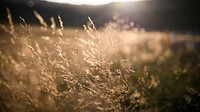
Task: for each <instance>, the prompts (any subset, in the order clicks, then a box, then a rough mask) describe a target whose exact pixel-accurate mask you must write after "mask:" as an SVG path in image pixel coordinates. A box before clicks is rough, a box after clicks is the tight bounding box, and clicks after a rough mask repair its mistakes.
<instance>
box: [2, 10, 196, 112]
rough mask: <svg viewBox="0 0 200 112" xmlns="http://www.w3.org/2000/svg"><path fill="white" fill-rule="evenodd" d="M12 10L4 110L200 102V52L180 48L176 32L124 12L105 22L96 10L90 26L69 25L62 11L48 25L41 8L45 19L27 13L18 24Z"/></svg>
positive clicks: (5, 49) (118, 111)
mask: <svg viewBox="0 0 200 112" xmlns="http://www.w3.org/2000/svg"><path fill="white" fill-rule="evenodd" d="M7 12H8V21H9V22H8V23H9V25H8V26H6V25H3V24H0V27H1V29H2V30H3V31H4V33H3V34H2V36H3V37H4V38H2V40H1V44H0V45H1V47H0V50H1V51H0V62H1V63H0V88H1V89H0V90H1V91H0V99H1V103H0V110H2V111H14V112H15V111H17V112H18V111H24V112H26V111H48V112H49V111H52V112H55V111H70V112H72V111H74V112H77V111H91V112H93V111H103V112H104V111H108V112H109V111H114V112H131V111H178V110H179V111H180V110H184V111H187V110H194V111H197V110H199V100H198V99H199V87H198V84H199V82H198V80H197V79H199V76H198V74H197V73H198V72H199V52H198V51H195V50H194V49H192V48H189V50H184V49H183V50H184V52H183V50H181V49H180V50H179V51H180V52H178V54H176V53H174V52H173V50H172V49H171V48H170V47H171V44H173V41H172V40H170V42H169V40H168V39H169V38H170V37H169V35H168V34H166V33H163V32H146V31H145V30H144V29H138V28H134V27H133V22H127V23H125V22H124V23H123V20H122V19H116V20H115V21H113V22H110V23H108V24H106V25H105V26H104V27H103V28H100V29H97V28H96V27H95V23H93V21H92V19H91V18H88V23H87V24H85V25H83V29H71V28H65V27H64V25H63V22H62V18H61V17H60V16H58V17H57V18H53V17H52V18H51V22H52V24H51V25H47V24H46V22H45V20H44V19H43V18H42V16H41V15H39V13H38V12H36V11H34V14H35V15H36V17H37V18H38V20H39V22H40V23H41V27H39V26H34V25H33V26H31V25H29V24H27V23H26V22H25V19H24V18H21V20H22V22H21V24H20V25H17V24H14V23H13V22H12V15H11V14H10V11H9V9H7ZM55 19H57V20H58V21H59V24H58V25H57V24H56V23H55ZM180 35H181V34H180ZM183 37H185V35H183ZM184 56H187V58H186V59H185V58H184ZM193 59H195V60H194V62H191V61H192V60H193Z"/></svg>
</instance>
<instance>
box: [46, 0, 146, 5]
mask: <svg viewBox="0 0 200 112" xmlns="http://www.w3.org/2000/svg"><path fill="white" fill-rule="evenodd" d="M46 1H49V2H57V3H68V4H74V5H82V4H86V5H103V4H107V3H111V2H128V1H141V0H46ZM143 1H144V0H143Z"/></svg>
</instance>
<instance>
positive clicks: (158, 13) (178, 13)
mask: <svg viewBox="0 0 200 112" xmlns="http://www.w3.org/2000/svg"><path fill="white" fill-rule="evenodd" d="M29 1H30V0H1V2H0V15H1V16H0V22H1V23H2V22H5V21H7V20H6V17H7V15H6V7H9V8H10V9H11V11H12V15H13V18H15V19H14V21H15V22H19V21H20V19H19V16H21V17H23V18H25V19H26V21H27V22H28V23H37V24H38V23H39V22H38V20H37V19H36V18H35V17H34V14H33V10H36V11H38V12H39V13H40V14H41V15H42V16H43V17H44V19H45V20H46V21H47V22H50V17H52V16H53V17H57V15H61V17H62V20H63V21H64V24H65V26H82V25H83V24H84V23H86V21H87V17H88V16H90V17H91V18H92V19H93V21H94V22H95V24H96V25H97V26H103V25H104V23H106V22H108V21H109V20H111V19H112V16H113V15H114V14H115V13H119V14H120V15H121V16H122V17H125V18H129V19H130V20H132V21H134V22H135V23H136V26H137V27H143V28H146V29H147V30H176V31H198V32H200V13H199V10H200V7H199V6H200V2H198V0H196V1H195V0H151V1H137V2H124V3H121V4H119V3H110V4H107V5H100V6H90V5H80V6H76V5H69V4H58V3H50V2H45V1H40V0H34V5H33V4H31V7H30V4H29V3H30V2H29ZM31 3H32V2H31ZM28 4H29V6H28Z"/></svg>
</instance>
